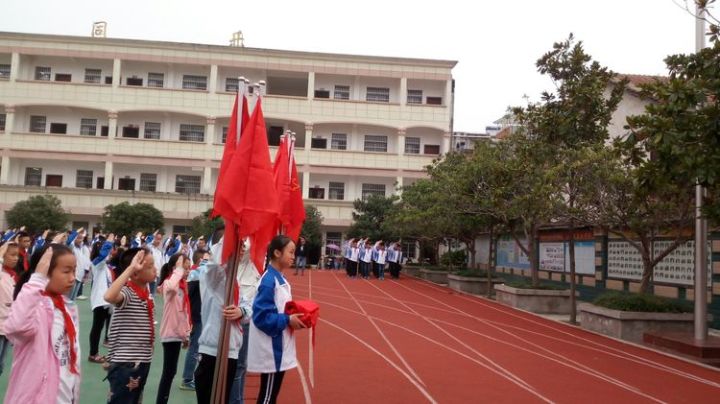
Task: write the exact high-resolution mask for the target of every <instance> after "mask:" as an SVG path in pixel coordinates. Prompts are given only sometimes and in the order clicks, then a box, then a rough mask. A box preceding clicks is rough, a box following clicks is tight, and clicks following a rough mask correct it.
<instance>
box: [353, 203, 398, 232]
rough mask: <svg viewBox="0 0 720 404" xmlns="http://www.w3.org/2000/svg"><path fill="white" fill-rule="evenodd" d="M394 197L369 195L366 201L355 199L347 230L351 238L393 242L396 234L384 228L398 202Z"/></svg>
mask: <svg viewBox="0 0 720 404" xmlns="http://www.w3.org/2000/svg"><path fill="white" fill-rule="evenodd" d="M398 199H399V198H398V197H397V196H396V195H393V196H389V197H386V196H383V195H370V196H369V197H368V198H367V199H364V200H363V199H357V200H355V202H354V203H353V207H354V208H355V211H353V224H352V225H350V228H349V229H348V236H349V237H351V238H358V237H369V238H370V240H385V241H388V240H395V239H397V234H395V231H393V230H392V229H388V228H387V226H384V223H385V220H386V218H387V217H388V215H389V214H390V212H391V211H392V210H393V209H395V204H396V203H397V201H398Z"/></svg>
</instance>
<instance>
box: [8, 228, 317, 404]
mask: <svg viewBox="0 0 720 404" xmlns="http://www.w3.org/2000/svg"><path fill="white" fill-rule="evenodd" d="M223 232H224V228H222V226H221V227H219V228H218V229H216V231H215V232H214V233H213V235H212V237H211V238H210V240H215V241H216V242H215V243H214V244H212V245H210V244H208V243H206V241H205V240H204V239H203V238H201V239H199V240H196V241H193V240H192V239H184V238H183V237H179V236H178V237H168V238H165V236H164V235H163V234H162V232H160V231H156V232H155V233H153V234H148V235H143V234H141V233H137V234H136V235H135V236H134V237H132V239H128V237H126V236H121V237H116V235H114V234H97V235H95V237H94V238H93V239H92V240H89V239H88V234H87V232H86V231H85V230H84V229H77V230H73V231H68V232H60V233H53V232H49V231H46V232H44V233H43V234H41V235H38V236H36V237H31V235H30V234H28V233H27V232H26V231H25V229H24V228H20V229H12V230H7V231H5V232H3V233H2V235H1V237H0V266H2V270H0V374H2V372H3V369H2V364H3V363H4V356H5V355H7V353H8V352H9V351H10V350H11V349H10V348H11V347H12V355H13V358H12V368H11V370H10V372H11V374H10V378H9V384H8V390H7V392H6V393H5V401H4V402H5V403H8V404H14V403H22V404H27V403H63V404H64V403H78V402H79V398H80V375H81V373H82V372H81V369H82V366H81V362H82V360H81V357H80V356H81V355H80V343H79V316H80V315H83V314H82V313H79V312H78V308H77V306H76V304H75V300H76V299H77V300H79V299H84V297H83V296H82V292H83V291H82V288H83V284H84V283H85V281H87V280H90V281H91V285H92V286H91V291H90V306H91V309H92V326H91V330H90V336H89V342H90V352H89V355H88V361H89V362H91V363H97V364H101V365H102V368H103V369H105V371H106V372H107V373H106V377H105V379H106V380H107V381H108V383H109V393H108V403H123V404H125V403H138V402H141V400H142V396H143V391H144V388H145V384H146V382H147V377H148V373H149V370H150V366H151V363H152V362H153V359H154V357H155V353H154V351H153V346H154V342H155V339H156V337H157V338H160V342H161V343H162V350H163V360H162V376H161V378H160V382H159V385H158V393H157V397H156V402H157V403H167V402H168V401H169V400H170V395H171V390H172V389H171V387H172V384H173V380H174V378H175V375H176V373H177V367H178V362H179V358H180V352H181V349H182V348H187V349H188V353H187V355H186V359H185V364H184V366H183V370H182V380H181V384H180V388H181V389H184V390H194V391H195V394H196V398H197V402H198V403H209V402H210V400H211V394H212V387H213V376H214V368H215V363H216V361H217V356H218V350H217V343H218V337H219V334H220V328H221V325H222V322H223V320H224V319H225V320H228V321H229V324H230V327H231V331H230V341H229V350H228V356H227V364H228V372H227V380H226V386H227V389H226V402H228V403H242V402H243V394H244V391H243V386H244V379H245V372H246V371H252V372H258V373H261V386H260V392H259V397H258V401H257V402H258V403H274V402H276V400H277V397H278V394H279V391H280V387H281V385H282V380H283V376H284V373H285V371H287V370H289V369H292V368H294V367H296V366H297V363H296V359H295V340H294V335H293V332H292V331H293V330H296V329H301V328H306V325H305V324H304V323H303V321H302V320H301V316H302V314H292V315H288V314H285V313H284V308H285V303H286V302H288V301H290V300H292V294H291V289H290V285H289V283H288V282H287V280H286V279H285V277H284V275H283V273H286V272H287V270H289V268H290V267H291V266H292V265H293V261H294V259H295V249H296V247H295V243H294V242H293V241H292V240H290V239H289V238H287V237H286V236H282V235H280V236H277V237H275V238H274V239H273V240H272V241H271V243H270V245H269V246H268V252H267V257H268V264H267V267H266V268H265V271H264V273H263V275H262V276H260V275H258V272H257V271H256V270H255V268H254V267H253V266H252V263H251V262H252V261H251V260H250V259H249V257H243V259H242V260H241V264H240V269H239V276H238V278H237V279H233V280H232V281H233V282H235V283H236V288H235V291H236V294H235V295H234V299H233V302H232V304H231V305H229V306H226V305H225V296H224V295H225V289H226V288H225V287H226V282H227V281H228V280H227V279H226V271H225V269H226V268H225V265H224V264H221V263H220V255H221V251H222V243H223ZM301 244H302V243H301ZM248 247H249V245H248V242H247V241H246V242H245V243H244V249H242V251H244V250H246V249H247V248H248ZM301 249H302V248H301ZM303 252H304V251H303ZM156 293H157V294H161V295H162V304H163V305H164V307H163V310H162V311H161V313H162V314H161V316H160V318H159V319H158V318H157V317H156V314H157V313H158V312H160V310H157V309H156V308H155V295H156ZM158 322H159V335H157V336H156V325H157V324H158ZM103 328H104V329H105V338H104V343H103V345H104V346H106V347H107V348H108V355H107V356H102V355H100V354H99V348H100V340H101V338H102V335H103V333H102V331H103ZM90 366H93V365H90Z"/></svg>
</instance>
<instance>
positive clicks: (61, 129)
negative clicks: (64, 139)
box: [50, 122, 67, 134]
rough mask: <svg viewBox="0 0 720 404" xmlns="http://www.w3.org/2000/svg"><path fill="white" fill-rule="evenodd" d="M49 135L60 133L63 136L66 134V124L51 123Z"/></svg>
mask: <svg viewBox="0 0 720 404" xmlns="http://www.w3.org/2000/svg"><path fill="white" fill-rule="evenodd" d="M50 133H60V134H64V133H67V124H66V123H55V122H53V123H51V124H50Z"/></svg>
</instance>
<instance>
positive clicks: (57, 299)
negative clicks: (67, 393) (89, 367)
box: [40, 291, 80, 375]
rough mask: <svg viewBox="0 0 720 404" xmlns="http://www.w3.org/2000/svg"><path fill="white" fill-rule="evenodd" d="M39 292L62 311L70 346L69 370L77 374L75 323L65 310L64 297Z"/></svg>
mask: <svg viewBox="0 0 720 404" xmlns="http://www.w3.org/2000/svg"><path fill="white" fill-rule="evenodd" d="M40 293H42V295H43V296H47V297H49V298H50V300H52V302H53V305H54V306H55V308H56V309H58V310H60V312H61V313H62V316H63V320H64V322H65V333H66V334H67V338H68V345H69V347H70V372H72V373H75V374H76V375H79V374H80V372H78V369H77V365H76V362H77V352H76V351H75V339H76V337H77V335H76V331H75V323H73V321H72V317H70V313H68V312H67V308H66V307H65V299H63V297H62V295H58V294H56V293H48V292H46V291H42V292H40Z"/></svg>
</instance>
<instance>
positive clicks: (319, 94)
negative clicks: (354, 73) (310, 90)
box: [315, 89, 330, 98]
mask: <svg viewBox="0 0 720 404" xmlns="http://www.w3.org/2000/svg"><path fill="white" fill-rule="evenodd" d="M315 98H330V91H328V90H323V89H320V90H315Z"/></svg>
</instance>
